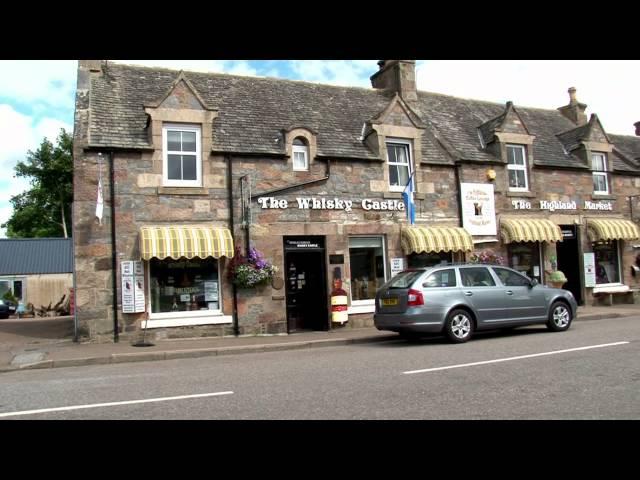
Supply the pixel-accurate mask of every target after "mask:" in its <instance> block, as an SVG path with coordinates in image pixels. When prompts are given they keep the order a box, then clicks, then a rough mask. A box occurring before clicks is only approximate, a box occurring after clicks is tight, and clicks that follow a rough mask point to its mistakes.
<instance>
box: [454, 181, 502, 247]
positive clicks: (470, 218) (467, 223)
mask: <svg viewBox="0 0 640 480" xmlns="http://www.w3.org/2000/svg"><path fill="white" fill-rule="evenodd" d="M460 193H461V195H462V225H463V227H464V228H465V229H466V230H467V231H468V232H469V233H470V234H471V235H495V234H496V210H495V203H494V195H493V185H491V184H488V183H461V184H460Z"/></svg>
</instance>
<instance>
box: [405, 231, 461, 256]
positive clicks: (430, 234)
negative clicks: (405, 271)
mask: <svg viewBox="0 0 640 480" xmlns="http://www.w3.org/2000/svg"><path fill="white" fill-rule="evenodd" d="M400 244H401V245H402V251H403V252H404V253H405V255H409V254H410V253H421V252H456V251H459V250H468V251H471V250H473V239H472V238H471V235H470V234H469V232H467V231H466V230H465V229H464V228H459V227H415V226H413V227H404V228H403V229H402V232H401V234H400Z"/></svg>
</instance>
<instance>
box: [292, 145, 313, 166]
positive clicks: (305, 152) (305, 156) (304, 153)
mask: <svg viewBox="0 0 640 480" xmlns="http://www.w3.org/2000/svg"><path fill="white" fill-rule="evenodd" d="M292 156H293V169H294V170H309V146H308V145H307V142H306V140H305V139H304V138H302V137H296V138H295V139H294V140H293V149H292Z"/></svg>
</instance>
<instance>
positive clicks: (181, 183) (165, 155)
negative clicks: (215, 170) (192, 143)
mask: <svg viewBox="0 0 640 480" xmlns="http://www.w3.org/2000/svg"><path fill="white" fill-rule="evenodd" d="M169 130H172V131H180V132H194V133H195V134H196V151H195V156H196V179H195V180H175V179H171V180H170V179H169V168H168V166H169V165H168V162H169V155H170V154H171V155H185V154H187V155H193V154H194V152H183V151H174V150H172V151H169V143H168V141H167V140H168V136H167V132H168V131H169ZM162 184H163V185H164V186H165V187H201V186H202V129H201V127H200V126H199V125H188V124H176V123H165V124H164V125H163V126H162Z"/></svg>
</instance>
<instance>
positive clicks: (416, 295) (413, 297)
mask: <svg viewBox="0 0 640 480" xmlns="http://www.w3.org/2000/svg"><path fill="white" fill-rule="evenodd" d="M418 305H424V297H423V296H422V292H420V291H419V290H414V289H413V288H411V289H410V290H409V292H408V293H407V306H408V307H417V306H418Z"/></svg>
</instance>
